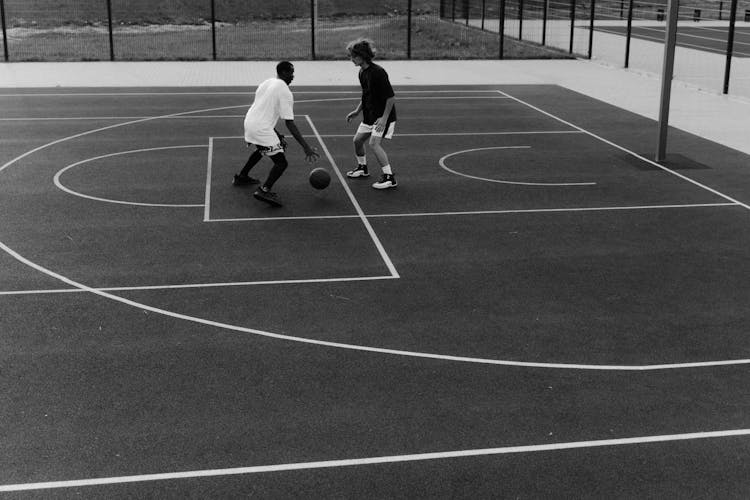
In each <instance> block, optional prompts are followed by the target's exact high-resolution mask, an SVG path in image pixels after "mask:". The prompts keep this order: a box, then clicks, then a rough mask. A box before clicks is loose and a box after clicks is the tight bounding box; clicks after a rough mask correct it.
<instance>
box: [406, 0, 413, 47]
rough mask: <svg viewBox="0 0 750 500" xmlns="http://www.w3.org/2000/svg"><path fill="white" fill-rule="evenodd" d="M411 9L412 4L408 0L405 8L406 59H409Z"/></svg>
mask: <svg viewBox="0 0 750 500" xmlns="http://www.w3.org/2000/svg"><path fill="white" fill-rule="evenodd" d="M411 7H412V2H411V0H409V4H408V6H407V11H408V12H407V15H406V58H407V59H411Z"/></svg>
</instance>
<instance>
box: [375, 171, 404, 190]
mask: <svg viewBox="0 0 750 500" xmlns="http://www.w3.org/2000/svg"><path fill="white" fill-rule="evenodd" d="M396 186H398V183H397V182H396V177H394V176H393V174H383V175H382V177H380V180H379V181H378V182H376V183H375V184H373V185H372V187H374V188H375V189H388V188H395V187H396Z"/></svg>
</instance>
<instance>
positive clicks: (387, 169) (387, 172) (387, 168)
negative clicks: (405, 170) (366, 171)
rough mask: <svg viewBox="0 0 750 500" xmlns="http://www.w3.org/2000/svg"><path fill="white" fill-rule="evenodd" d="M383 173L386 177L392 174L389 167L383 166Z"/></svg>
mask: <svg viewBox="0 0 750 500" xmlns="http://www.w3.org/2000/svg"><path fill="white" fill-rule="evenodd" d="M383 173H384V174H386V175H393V172H391V165H390V164H388V165H383Z"/></svg>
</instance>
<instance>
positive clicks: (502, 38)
mask: <svg viewBox="0 0 750 500" xmlns="http://www.w3.org/2000/svg"><path fill="white" fill-rule="evenodd" d="M498 2H499V3H500V8H499V9H498V11H499V12H500V13H499V14H498V21H499V22H500V23H499V24H498V27H497V32H498V36H499V37H500V57H499V59H502V58H503V52H505V50H504V48H505V47H504V46H505V43H504V42H505V0H498Z"/></svg>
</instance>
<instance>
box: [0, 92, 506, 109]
mask: <svg viewBox="0 0 750 500" xmlns="http://www.w3.org/2000/svg"><path fill="white" fill-rule="evenodd" d="M294 93H295V94H313V95H317V94H320V95H330V94H333V95H341V94H354V95H356V96H360V95H362V91H361V90H300V89H298V88H295V89H294ZM398 93H399V95H400V94H478V93H487V94H494V93H495V89H484V90H482V89H475V90H470V89H469V90H464V89H458V90H407V89H401V88H399V89H398ZM131 95H132V96H183V95H185V96H193V95H239V96H251V95H255V92H252V91H237V92H222V91H217V92H57V93H50V92H47V93H33V92H30V93H26V94H19V93H16V94H3V93H0V97H96V96H131ZM244 106H248V105H244ZM248 107H249V106H248Z"/></svg>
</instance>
